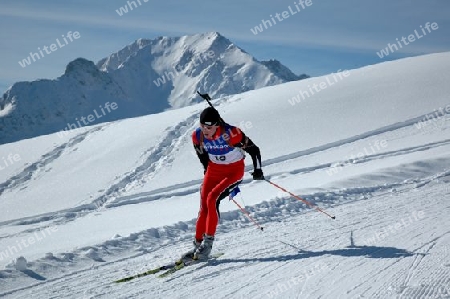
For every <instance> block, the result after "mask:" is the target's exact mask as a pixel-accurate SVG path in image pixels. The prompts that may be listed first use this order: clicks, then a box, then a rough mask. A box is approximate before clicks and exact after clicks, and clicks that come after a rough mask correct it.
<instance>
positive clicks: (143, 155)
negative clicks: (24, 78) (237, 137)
mask: <svg viewBox="0 0 450 299" xmlns="http://www.w3.org/2000/svg"><path fill="white" fill-rule="evenodd" d="M449 80H450V53H440V54H433V55H426V56H420V57H414V58H408V59H402V60H398V61H391V62H384V63H381V64H378V65H373V66H367V67H363V68H360V69H355V70H350V71H345V72H342V73H335V74H329V75H327V76H322V77H317V78H309V79H306V80H302V81H295V82H289V83H284V84H280V85H276V86H272V87H266V88H261V89H258V90H253V91H249V92H245V93H242V94H238V95H234V96H230V97H224V98H221V99H218V100H216V101H214V105H215V106H216V107H217V108H218V109H219V111H220V112H221V115H222V117H223V118H224V119H225V120H226V121H228V122H229V123H231V124H236V125H239V126H240V127H241V128H242V130H243V131H244V132H245V133H246V134H247V135H248V136H249V137H250V138H252V140H253V141H254V142H255V143H256V144H257V145H258V146H259V147H260V148H261V153H262V158H263V161H262V163H263V170H264V174H265V176H266V178H267V179H269V180H270V181H271V182H273V183H276V184H278V185H280V186H282V187H284V188H286V189H287V190H289V191H291V192H292V193H294V194H298V195H299V196H301V197H302V198H304V199H305V200H308V201H309V202H311V203H313V204H316V205H317V207H319V208H320V209H322V210H324V211H326V212H327V213H329V214H330V215H333V216H336V219H335V220H332V219H330V217H328V216H326V215H324V214H323V213H321V212H318V211H317V210H315V209H312V208H311V207H309V206H307V205H305V204H304V203H303V202H301V201H298V200H296V199H294V198H292V197H290V196H289V195H288V194H287V193H285V192H282V191H281V190H279V189H277V188H275V187H274V186H273V185H271V184H269V183H267V182H266V181H252V180H251V176H250V174H248V173H247V172H250V170H251V161H250V160H249V158H247V159H246V165H247V170H248V171H247V172H246V174H245V176H244V180H243V183H242V184H241V191H242V192H241V193H240V194H239V195H238V196H237V197H236V200H237V201H238V202H239V203H240V204H241V205H242V206H244V207H245V208H246V210H248V211H249V213H250V215H251V216H252V217H253V218H254V219H255V220H256V221H258V223H259V224H260V225H262V226H264V231H261V230H259V229H256V227H255V226H254V225H253V223H252V222H250V221H249V220H248V219H247V218H246V216H245V215H244V214H243V213H241V211H240V210H239V209H238V207H237V206H236V205H235V204H234V203H233V202H231V201H228V200H224V201H223V202H222V203H221V206H220V209H221V220H220V224H219V228H218V231H217V234H216V241H215V242H214V247H213V253H216V252H223V253H224V255H223V256H222V257H220V258H219V259H217V260H216V261H212V262H210V263H202V264H199V265H196V266H192V267H189V268H186V269H183V270H181V271H179V272H177V273H175V274H173V275H172V276H170V277H167V278H158V277H156V275H152V276H146V277H142V278H140V279H136V280H133V281H130V282H128V283H124V284H114V283H112V282H113V281H114V280H117V279H119V278H122V277H126V276H130V275H134V274H137V273H141V272H144V271H147V270H149V269H153V268H155V267H158V266H161V265H164V264H166V263H169V262H171V261H173V260H174V259H175V258H177V257H179V256H180V254H181V253H182V252H184V251H186V250H187V249H189V248H190V246H191V244H192V239H193V234H194V226H195V219H196V216H197V212H198V206H199V194H198V188H199V186H200V184H201V182H202V178H203V171H202V166H201V164H200V162H199V161H198V159H197V156H196V154H195V151H194V149H193V148H192V144H191V139H190V136H191V133H192V131H193V130H194V129H195V128H196V127H197V126H198V116H199V113H200V112H201V111H202V109H203V108H204V107H205V106H206V104H205V103H201V104H196V105H192V106H189V107H184V108H180V109H173V110H170V111H166V112H163V113H159V114H153V115H148V116H144V117H139V118H133V119H127V120H122V121H116V122H110V123H103V124H99V125H95V126H90V127H83V128H79V129H76V130H72V131H71V132H69V133H68V134H67V135H64V136H62V137H60V136H58V134H52V135H47V136H40V137H37V138H34V139H27V140H22V141H19V142H16V143H10V144H3V145H0V169H1V171H0V269H2V270H1V271H0V297H2V298H29V297H30V295H32V296H33V298H36V299H40V298H204V297H214V298H326V299H328V298H330V299H334V298H351V299H353V298H378V299H386V298H387V299H391V298H408V299H409V298H413V299H419V298H448V297H449V296H450V287H449V286H450V262H449V261H450V250H449V249H450V217H449V216H448V215H449V211H450V201H449V198H450V118H449V116H450V101H449V98H448V95H449V94H450V85H449V84H447V83H448V81H449ZM316 87H317V89H318V90H319V91H316Z"/></svg>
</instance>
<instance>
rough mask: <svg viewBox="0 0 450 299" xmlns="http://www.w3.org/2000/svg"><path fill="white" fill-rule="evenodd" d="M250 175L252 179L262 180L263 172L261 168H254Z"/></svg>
mask: <svg viewBox="0 0 450 299" xmlns="http://www.w3.org/2000/svg"><path fill="white" fill-rule="evenodd" d="M252 176H253V179H254V180H264V173H263V171H262V169H255V171H254V172H252Z"/></svg>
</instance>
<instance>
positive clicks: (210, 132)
mask: <svg viewBox="0 0 450 299" xmlns="http://www.w3.org/2000/svg"><path fill="white" fill-rule="evenodd" d="M218 127H219V126H207V125H204V124H200V128H201V129H202V132H203V135H205V137H206V138H209V139H212V137H213V136H214V134H215V133H216V130H217V128H218Z"/></svg>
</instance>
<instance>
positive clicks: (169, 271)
mask: <svg viewBox="0 0 450 299" xmlns="http://www.w3.org/2000/svg"><path fill="white" fill-rule="evenodd" d="M222 255H224V253H216V254H213V255H211V257H210V258H209V259H208V260H206V261H199V260H187V261H184V262H183V261H181V260H180V261H177V262H179V263H178V265H175V266H174V267H172V268H170V269H167V270H166V271H165V272H164V273H161V274H160V275H158V277H159V278H164V277H167V276H169V275H171V274H173V273H175V272H177V271H179V270H181V269H183V268H185V267H188V266H192V265H196V264H200V263H203V262H210V261H212V260H216V259H218V258H219V257H221V256H222Z"/></svg>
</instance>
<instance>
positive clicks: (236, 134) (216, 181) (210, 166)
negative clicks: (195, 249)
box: [192, 124, 261, 241]
mask: <svg viewBox="0 0 450 299" xmlns="http://www.w3.org/2000/svg"><path fill="white" fill-rule="evenodd" d="M192 142H193V144H194V148H195V150H196V152H197V155H198V157H199V159H200V162H201V163H202V164H203V167H204V169H205V177H204V179H203V184H202V186H201V191H200V211H199V214H198V218H197V224H196V233H195V238H196V240H197V241H201V240H203V234H206V235H209V236H214V234H215V233H216V228H217V224H218V222H219V217H220V214H219V203H220V200H222V199H223V198H225V197H226V196H228V194H229V190H230V189H232V188H233V187H234V186H236V185H237V184H239V183H240V182H241V181H242V177H243V176H244V158H245V153H244V151H245V152H247V153H249V154H250V156H251V157H252V160H253V166H254V168H255V169H260V168H261V154H260V151H259V148H258V147H257V146H256V145H255V144H254V143H253V142H252V141H251V140H250V139H249V138H248V137H247V136H246V135H245V134H244V133H243V132H242V131H241V130H240V129H239V128H237V127H234V126H231V125H228V124H223V125H221V126H220V127H218V129H217V130H216V133H215V134H214V136H213V137H212V139H208V138H206V137H205V136H204V135H203V133H202V131H201V128H198V129H197V130H195V131H194V132H193V133H192Z"/></svg>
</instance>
